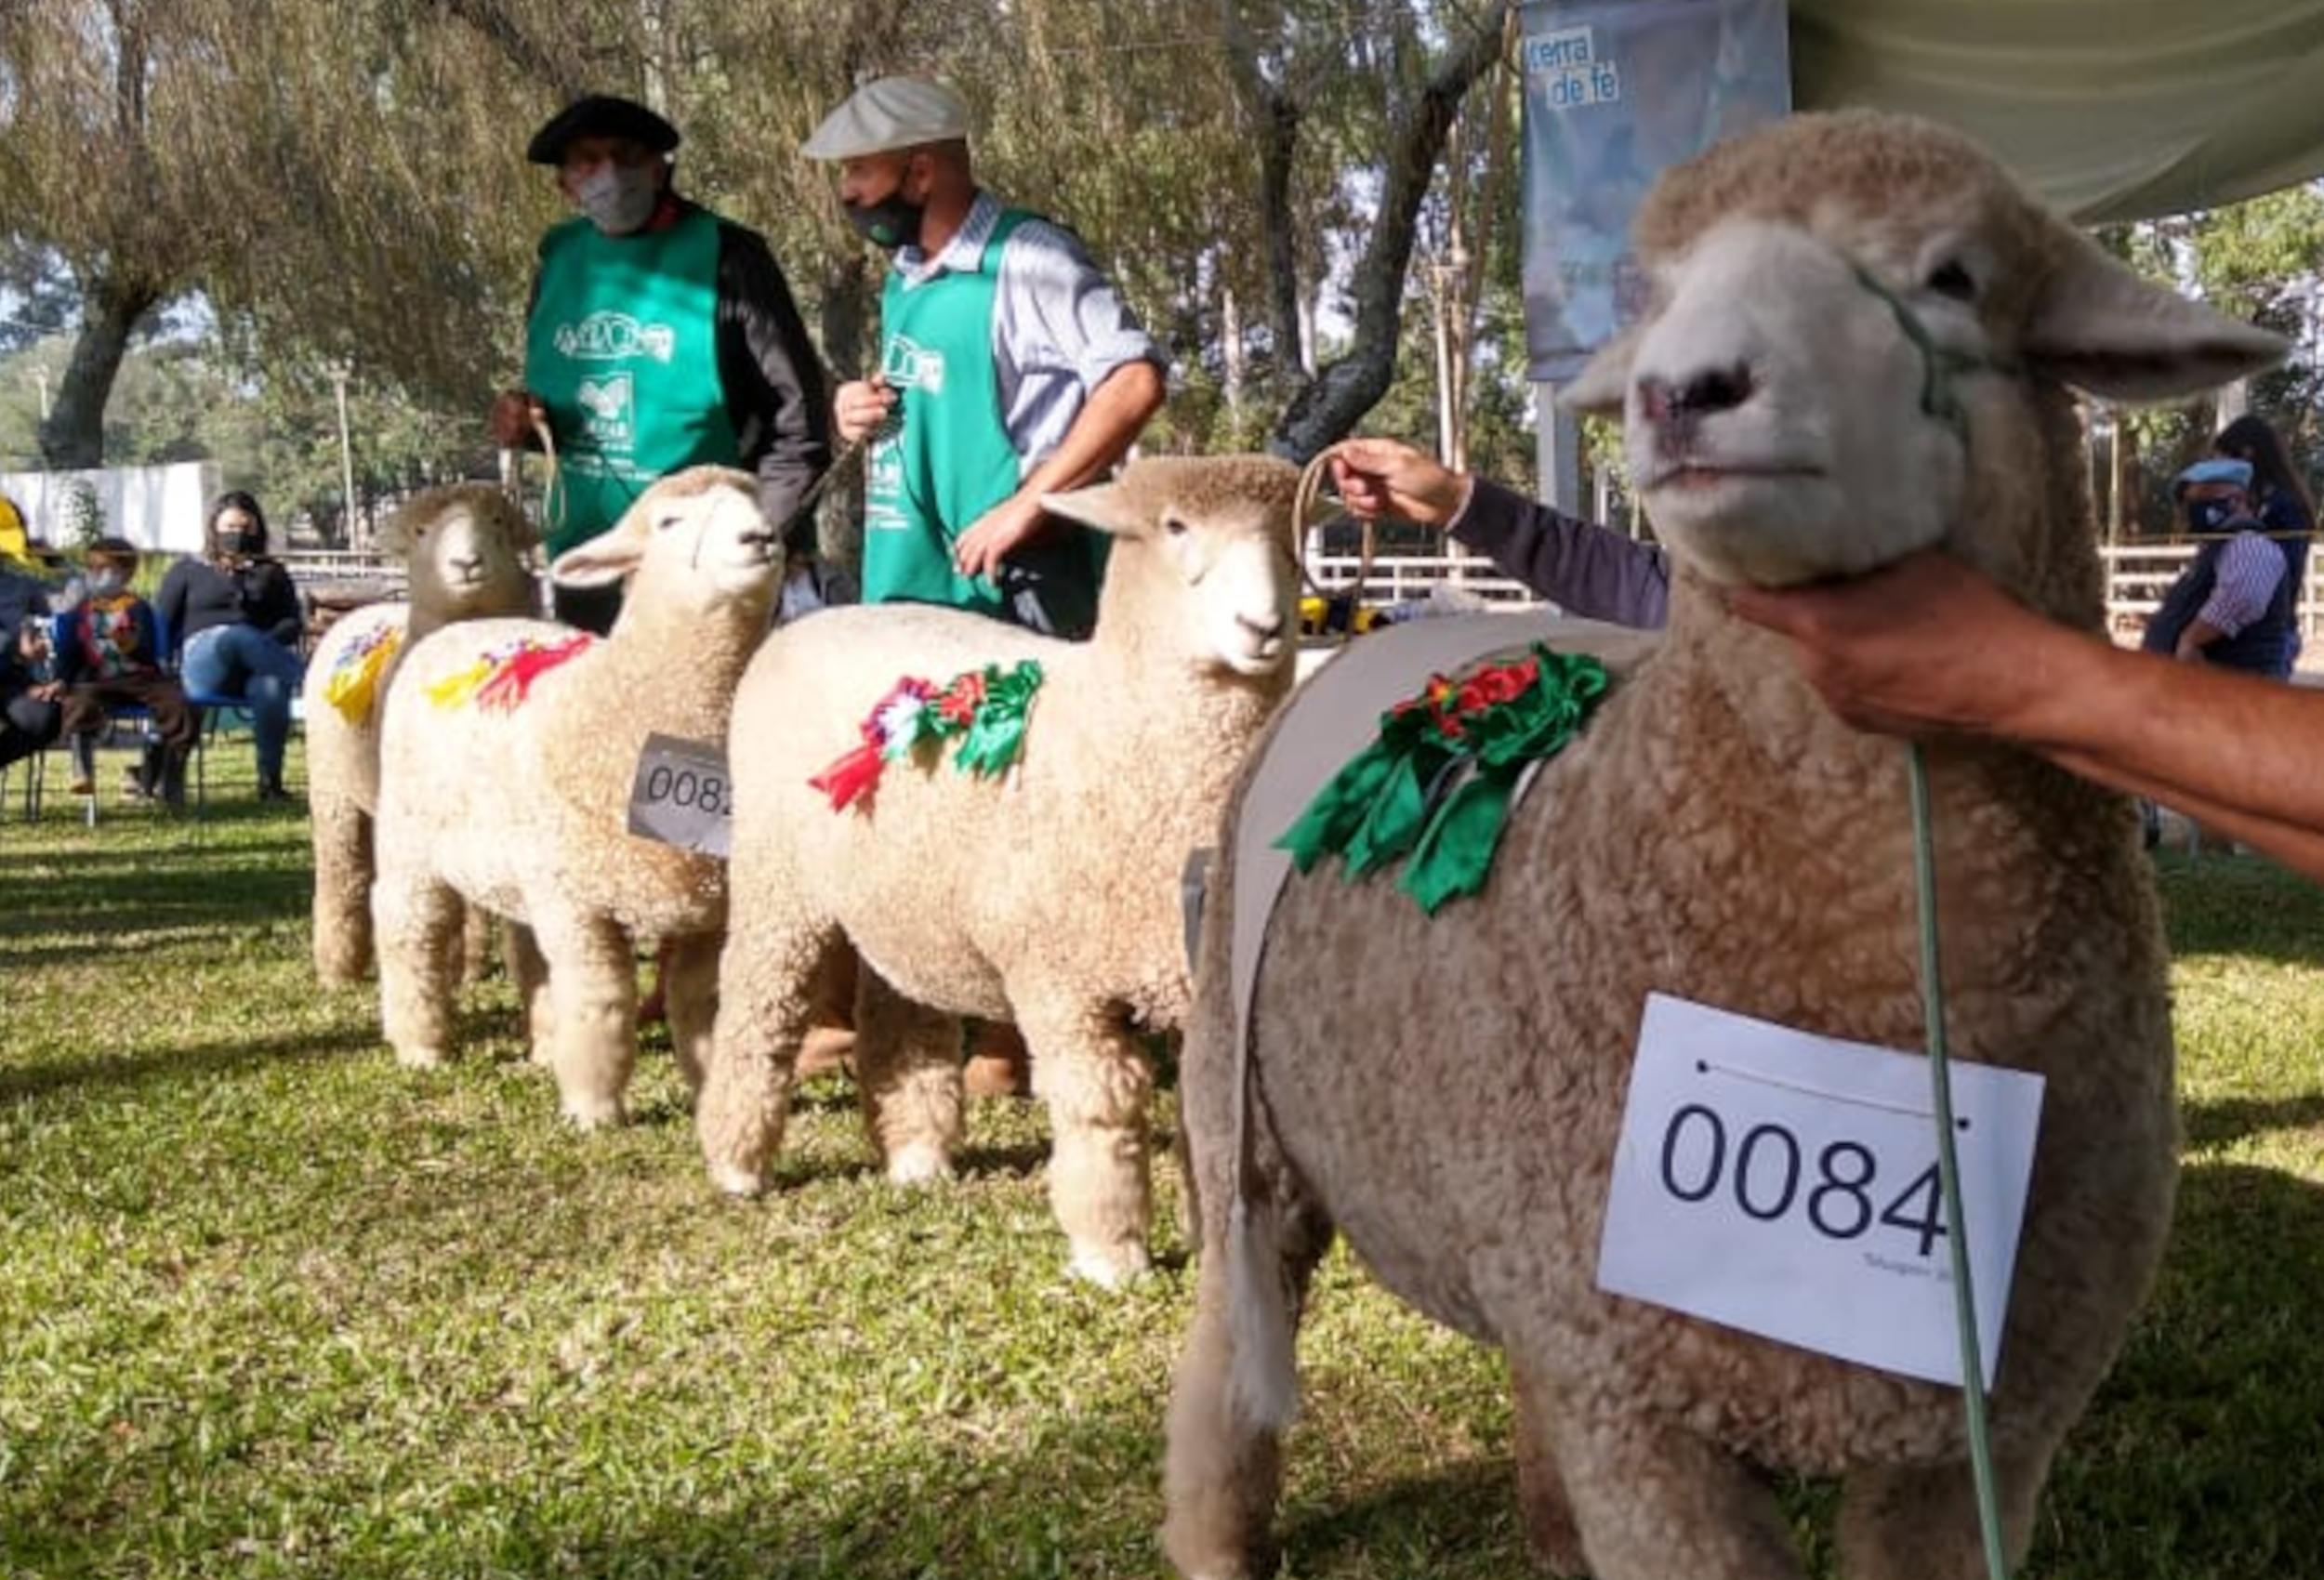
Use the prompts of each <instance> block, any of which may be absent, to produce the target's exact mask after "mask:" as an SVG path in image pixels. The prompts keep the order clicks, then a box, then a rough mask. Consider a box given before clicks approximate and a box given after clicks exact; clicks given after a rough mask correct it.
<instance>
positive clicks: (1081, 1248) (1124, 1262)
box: [1068, 1244, 1154, 1289]
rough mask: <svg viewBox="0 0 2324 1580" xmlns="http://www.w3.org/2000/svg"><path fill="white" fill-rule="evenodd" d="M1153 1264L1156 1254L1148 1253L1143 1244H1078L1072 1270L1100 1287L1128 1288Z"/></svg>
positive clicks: (1076, 1275)
mask: <svg viewBox="0 0 2324 1580" xmlns="http://www.w3.org/2000/svg"><path fill="white" fill-rule="evenodd" d="M1153 1268H1154V1261H1153V1258H1152V1257H1148V1256H1147V1255H1146V1248H1145V1247H1144V1246H1143V1245H1137V1244H1132V1245H1109V1246H1103V1247H1091V1246H1088V1245H1076V1246H1075V1247H1074V1255H1073V1261H1072V1262H1071V1263H1070V1264H1069V1268H1068V1271H1071V1272H1072V1273H1073V1275H1074V1276H1075V1277H1076V1278H1085V1279H1088V1280H1089V1282H1090V1283H1091V1284H1096V1285H1097V1286H1098V1287H1099V1288H1100V1289H1126V1288H1128V1287H1129V1285H1131V1284H1135V1283H1137V1282H1138V1281H1139V1280H1140V1279H1142V1278H1143V1277H1144V1276H1145V1275H1146V1274H1147V1273H1148V1272H1150V1271H1153Z"/></svg>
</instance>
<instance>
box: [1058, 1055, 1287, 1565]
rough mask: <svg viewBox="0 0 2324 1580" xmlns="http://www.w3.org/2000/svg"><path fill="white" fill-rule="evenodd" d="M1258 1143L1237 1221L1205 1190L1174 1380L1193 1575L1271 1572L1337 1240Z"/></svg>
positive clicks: (1173, 1436) (1169, 1547) (1172, 1458)
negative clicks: (1292, 1430)
mask: <svg viewBox="0 0 2324 1580" xmlns="http://www.w3.org/2000/svg"><path fill="white" fill-rule="evenodd" d="M1036 1068H1038V1067H1036ZM1189 1138H1190V1142H1191V1143H1192V1145H1193V1148H1194V1150H1195V1151H1196V1152H1200V1150H1201V1146H1202V1142H1201V1140H1200V1139H1197V1138H1195V1135H1194V1133H1193V1132H1192V1131H1191V1130H1190V1132H1189ZM1259 1153H1260V1158H1261V1161H1258V1162H1254V1163H1253V1164H1252V1165H1250V1168H1249V1170H1248V1175H1247V1177H1246V1178H1245V1180H1244V1188H1245V1192H1246V1195H1247V1199H1248V1200H1250V1201H1251V1202H1253V1203H1254V1204H1255V1205H1254V1206H1253V1208H1252V1211H1251V1217H1250V1220H1249V1222H1248V1223H1247V1224H1245V1225H1244V1226H1242V1227H1241V1229H1239V1230H1235V1229H1233V1228H1232V1227H1231V1226H1230V1224H1229V1221H1228V1210H1229V1209H1228V1205H1227V1201H1226V1192H1224V1191H1223V1190H1207V1191H1205V1192H1203V1194H1202V1197H1201V1204H1202V1205H1201V1225H1202V1227H1201V1230H1200V1239H1201V1242H1202V1244H1204V1245H1205V1246H1206V1247H1208V1248H1207V1249H1206V1250H1205V1251H1204V1253H1203V1256H1202V1259H1201V1261H1200V1263H1199V1264H1198V1267H1199V1270H1200V1271H1199V1272H1198V1274H1197V1277H1196V1280H1195V1318H1194V1322H1193V1323H1192V1324H1191V1326H1190V1327H1189V1329H1188V1332H1187V1338H1186V1349H1185V1351H1184V1353H1183V1354H1182V1356H1181V1357H1180V1360H1179V1363H1178V1369H1177V1372H1176V1374H1175V1375H1174V1376H1173V1377H1172V1378H1171V1385H1170V1409H1169V1428H1168V1443H1167V1446H1166V1449H1165V1454H1164V1460H1163V1502H1164V1506H1165V1517H1164V1520H1163V1525H1162V1547H1163V1550H1164V1552H1165V1553H1167V1554H1168V1555H1169V1560H1170V1561H1171V1563H1173V1564H1174V1565H1176V1566H1177V1568H1178V1570H1179V1572H1180V1573H1182V1574H1184V1575H1186V1576H1188V1577H1189V1580H1260V1577H1261V1576H1265V1575H1270V1574H1273V1573H1275V1570H1276V1566H1277V1554H1276V1552H1275V1547H1274V1530H1273V1527H1274V1509H1275V1504H1276V1501H1277V1500H1278V1499H1279V1498H1280V1497H1281V1495H1282V1486H1283V1428H1284V1425H1285V1423H1286V1422H1287V1420H1288V1419H1289V1415H1290V1410H1291V1404H1292V1398H1293V1395H1294V1394H1295V1393H1296V1390H1297V1388H1298V1377H1297V1375H1296V1366H1297V1354H1296V1350H1297V1347H1298V1339H1299V1322H1300V1317H1301V1314H1302V1312H1303V1311H1304V1310H1305V1308H1306V1305H1307V1292H1308V1285H1309V1284H1310V1283H1311V1282H1312V1281H1313V1279H1314V1273H1315V1269H1316V1266H1317V1264H1319V1263H1320V1262H1321V1261H1322V1260H1323V1257H1324V1253H1325V1252H1326V1251H1327V1250H1328V1249H1329V1248H1330V1246H1331V1238H1332V1234H1333V1229H1332V1225H1331V1221H1330V1219H1329V1218H1327V1217H1326V1216H1325V1215H1324V1213H1323V1211H1322V1209H1321V1207H1320V1206H1319V1205H1317V1204H1316V1203H1314V1201H1313V1200H1312V1199H1310V1198H1308V1197H1307V1195H1306V1194H1305V1192H1303V1191H1302V1190H1301V1187H1300V1186H1299V1185H1298V1183H1297V1181H1296V1179H1295V1178H1294V1177H1293V1176H1292V1175H1291V1174H1290V1173H1289V1172H1288V1170H1287V1169H1286V1168H1284V1167H1283V1166H1282V1163H1281V1159H1280V1156H1279V1154H1276V1153H1274V1151H1273V1149H1272V1148H1271V1147H1269V1146H1268V1145H1266V1144H1265V1143H1264V1141H1263V1139H1262V1140H1261V1141H1260V1142H1259ZM1204 1161H1205V1160H1203V1159H1202V1158H1200V1157H1197V1158H1196V1159H1195V1162H1196V1163H1197V1165H1200V1164H1201V1163H1203V1162H1204ZM1206 1178H1210V1177H1206ZM1261 1204H1263V1205H1261ZM1277 1297H1280V1303H1279V1304H1278V1303H1277ZM1238 1307H1239V1308H1240V1310H1238ZM1238 1342H1250V1343H1254V1344H1255V1345H1256V1346H1257V1349H1256V1350H1255V1352H1254V1354H1252V1355H1243V1354H1238V1352H1237V1345H1238ZM1277 1373H1279V1374H1280V1375H1270V1374H1277Z"/></svg>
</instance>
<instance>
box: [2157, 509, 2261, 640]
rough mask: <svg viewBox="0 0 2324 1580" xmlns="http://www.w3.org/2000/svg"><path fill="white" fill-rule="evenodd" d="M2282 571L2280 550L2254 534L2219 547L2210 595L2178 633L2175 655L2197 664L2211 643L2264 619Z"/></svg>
mask: <svg viewBox="0 0 2324 1580" xmlns="http://www.w3.org/2000/svg"><path fill="white" fill-rule="evenodd" d="M2284 570H2285V567H2284V556H2283V551H2282V550H2281V549H2279V548H2278V547H2277V546H2275V545H2274V544H2273V543H2270V542H2269V541H2268V540H2267V539H2265V538H2264V537H2261V536H2260V535H2258V534H2257V533H2238V534H2237V535H2236V536H2234V537H2232V538H2229V539H2228V540H2227V541H2226V542H2225V543H2224V544H2222V545H2221V546H2220V551H2219V563H2218V570H2217V573H2216V574H2215V575H2214V576H2213V577H2212V590H2211V596H2210V597H2209V598H2207V599H2204V600H2203V606H2202V607H2201V608H2200V609H2199V610H2197V611H2196V612H2195V617H2194V618H2193V619H2192V620H2189V621H2188V622H2187V623H2186V627H2185V629H2184V630H2182V631H2181V632H2180V633H2179V640H2178V646H2177V652H2176V653H2175V656H2176V657H2179V658H2184V659H2199V658H2201V657H2203V656H2204V653H2203V650H2204V649H2205V648H2208V647H2210V646H2211V645H2212V643H2213V642H2216V641H2219V640H2221V639H2224V638H2227V637H2232V636H2234V635H2236V634H2237V633H2238V632H2239V631H2241V630H2242V629H2243V628H2244V627H2245V626H2246V625H2251V623H2252V622H2253V621H2255V620H2258V619H2260V618H2261V617H2262V616H2264V615H2265V614H2266V612H2267V606H2268V604H2269V602H2270V601H2272V600H2273V599H2274V598H2275V596H2276V589H2277V587H2278V586H2279V585H2280V584H2281V583H2282V581H2283V579H2284Z"/></svg>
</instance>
